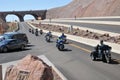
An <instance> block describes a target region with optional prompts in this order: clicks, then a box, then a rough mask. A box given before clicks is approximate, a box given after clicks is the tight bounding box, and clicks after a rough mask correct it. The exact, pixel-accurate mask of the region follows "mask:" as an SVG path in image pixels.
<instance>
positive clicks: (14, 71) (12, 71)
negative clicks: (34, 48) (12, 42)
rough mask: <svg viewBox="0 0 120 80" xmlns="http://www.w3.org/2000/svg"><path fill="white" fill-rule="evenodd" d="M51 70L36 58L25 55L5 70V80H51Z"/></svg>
mask: <svg viewBox="0 0 120 80" xmlns="http://www.w3.org/2000/svg"><path fill="white" fill-rule="evenodd" d="M53 79H54V78H53V72H52V68H51V67H49V66H48V65H47V64H46V63H45V62H43V60H41V59H40V58H38V57H37V56H33V55H27V56H26V57H24V58H23V59H22V60H20V61H19V62H18V64H17V65H11V66H9V67H8V68H7V70H6V74H5V80H53Z"/></svg>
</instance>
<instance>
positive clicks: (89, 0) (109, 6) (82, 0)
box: [47, 0, 120, 18]
mask: <svg viewBox="0 0 120 80" xmlns="http://www.w3.org/2000/svg"><path fill="white" fill-rule="evenodd" d="M119 4H120V0H73V1H72V2H71V3H69V4H68V5H65V6H63V7H58V8H53V9H50V10H48V12H47V18H72V17H75V16H76V17H96V16H120V5H119Z"/></svg>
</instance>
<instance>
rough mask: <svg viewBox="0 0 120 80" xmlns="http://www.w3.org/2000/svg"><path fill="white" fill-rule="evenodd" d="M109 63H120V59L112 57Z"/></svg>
mask: <svg viewBox="0 0 120 80" xmlns="http://www.w3.org/2000/svg"><path fill="white" fill-rule="evenodd" d="M110 64H120V61H119V60H117V59H112V60H111V63H110Z"/></svg>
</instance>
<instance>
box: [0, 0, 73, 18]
mask: <svg viewBox="0 0 120 80" xmlns="http://www.w3.org/2000/svg"><path fill="white" fill-rule="evenodd" d="M71 1H72V0H1V1H0V11H13V10H14V11H25V10H46V9H51V8H55V7H60V6H64V5H66V4H68V3H70V2H71ZM14 18H15V17H14ZM14 18H13V17H12V19H14Z"/></svg>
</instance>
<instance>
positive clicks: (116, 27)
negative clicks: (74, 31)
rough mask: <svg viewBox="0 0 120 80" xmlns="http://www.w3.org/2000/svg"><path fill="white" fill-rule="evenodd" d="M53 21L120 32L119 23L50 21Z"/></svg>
mask: <svg viewBox="0 0 120 80" xmlns="http://www.w3.org/2000/svg"><path fill="white" fill-rule="evenodd" d="M51 22H53V23H61V24H68V25H73V26H74V25H75V26H80V27H84V28H91V29H97V30H103V31H109V32H114V33H120V26H119V25H107V24H94V23H81V22H62V21H61V22H56V21H51Z"/></svg>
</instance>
